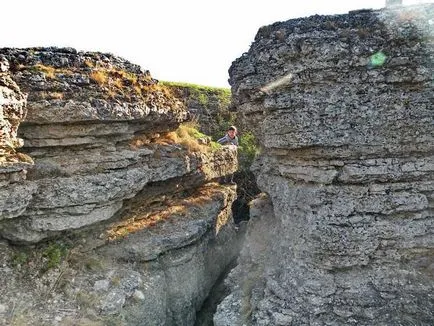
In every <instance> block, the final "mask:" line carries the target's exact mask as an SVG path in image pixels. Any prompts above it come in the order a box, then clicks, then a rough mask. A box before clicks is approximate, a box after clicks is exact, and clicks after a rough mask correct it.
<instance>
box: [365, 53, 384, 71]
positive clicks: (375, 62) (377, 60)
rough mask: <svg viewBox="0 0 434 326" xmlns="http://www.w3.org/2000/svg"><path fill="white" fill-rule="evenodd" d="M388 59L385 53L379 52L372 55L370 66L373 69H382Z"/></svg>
mask: <svg viewBox="0 0 434 326" xmlns="http://www.w3.org/2000/svg"><path fill="white" fill-rule="evenodd" d="M386 59H387V56H386V55H385V54H384V53H383V52H381V51H379V52H377V53H374V54H373V55H371V57H370V58H369V64H370V65H371V66H372V67H380V66H382V65H383V64H384V62H386Z"/></svg>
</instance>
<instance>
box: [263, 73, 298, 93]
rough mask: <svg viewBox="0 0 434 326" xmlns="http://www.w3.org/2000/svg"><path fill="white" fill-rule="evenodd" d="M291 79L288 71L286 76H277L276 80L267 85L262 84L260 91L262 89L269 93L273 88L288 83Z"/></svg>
mask: <svg viewBox="0 0 434 326" xmlns="http://www.w3.org/2000/svg"><path fill="white" fill-rule="evenodd" d="M291 79H292V74H291V73H289V74H287V75H286V76H283V77H282V78H279V79H278V80H275V81H273V82H270V83H268V84H267V85H265V86H263V87H262V88H261V91H263V92H264V93H267V94H268V93H270V92H271V91H272V90H273V89H275V88H277V87H280V86H285V85H289V83H290V81H291Z"/></svg>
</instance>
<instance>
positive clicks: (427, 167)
mask: <svg viewBox="0 0 434 326" xmlns="http://www.w3.org/2000/svg"><path fill="white" fill-rule="evenodd" d="M433 18H434V6H433V5H425V6H415V7H408V8H395V9H390V10H380V11H366V10H364V11H356V12H350V13H349V14H347V15H339V16H312V17H309V18H303V19H295V20H290V21H287V22H281V23H275V24H273V25H271V26H266V27H263V28H261V29H260V30H259V32H258V34H257V36H256V39H255V42H254V43H253V44H252V46H251V48H250V50H249V52H248V53H246V54H244V55H243V56H242V57H240V58H239V59H237V60H236V61H235V62H234V63H233V65H232V67H231V69H230V75H231V85H232V91H233V94H234V100H235V102H236V104H237V109H238V111H239V114H242V115H244V118H243V120H244V121H246V123H248V124H250V125H255V126H256V130H257V133H258V136H259V137H258V139H260V140H261V143H262V154H261V155H260V157H259V158H258V159H257V161H256V163H255V165H256V166H255V173H256V175H257V180H258V184H259V186H260V188H261V189H262V190H263V191H264V192H266V193H267V194H268V196H269V199H268V200H267V199H265V198H263V199H261V201H259V202H256V203H254V204H253V207H252V210H253V211H255V209H256V211H258V210H259V212H257V213H253V215H256V216H257V218H254V217H252V223H251V225H250V226H249V227H250V228H251V229H250V231H249V233H250V238H248V240H247V244H246V247H245V248H244V249H243V252H242V257H241V258H240V263H241V265H240V266H239V267H237V269H236V270H235V271H234V272H233V273H232V274H233V277H232V280H233V281H234V284H235V285H234V290H233V292H232V294H231V295H230V296H229V297H227V299H226V300H225V301H224V302H223V303H222V304H221V305H220V306H219V310H218V312H217V314H216V315H215V318H214V320H215V324H216V325H218V326H221V325H243V324H246V325H351V324H357V325H398V324H399V325H415V324H417V325H431V324H433V322H434V315H433V311H434V298H433V296H432V293H433V290H434V278H433V276H434V260H433V257H434V256H433V253H434V235H433V230H434V224H433V221H434V216H433V204H434V201H433V196H434V195H433V194H434V164H433V152H434V137H433V135H434V126H433V121H434V114H433V103H434V101H433V94H434V92H433V54H434V48H433V36H434V35H433V27H432V21H433ZM261 212H262V213H261ZM258 228H261V230H262V231H260V232H259V231H258ZM258 234H262V235H267V234H269V237H270V238H266V237H265V236H264V237H261V236H259V235H258ZM258 239H259V240H258Z"/></svg>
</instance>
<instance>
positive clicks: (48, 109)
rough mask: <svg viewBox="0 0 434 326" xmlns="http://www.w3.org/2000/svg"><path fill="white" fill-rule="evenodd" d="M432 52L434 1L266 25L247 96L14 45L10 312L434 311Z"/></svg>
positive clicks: (4, 185)
mask: <svg viewBox="0 0 434 326" xmlns="http://www.w3.org/2000/svg"><path fill="white" fill-rule="evenodd" d="M258 27H259V26H258ZM433 59H434V4H425V5H415V6H408V7H401V6H393V7H391V8H386V9H381V10H368V9H366V10H365V9H364V10H358V11H352V12H349V13H348V14H344V15H333V16H319V15H315V16H311V17H306V18H299V19H293V20H289V21H285V22H276V23H274V24H272V25H269V26H263V27H261V28H259V30H258V32H257V35H256V37H255V39H254V42H253V43H252V45H251V47H250V49H249V50H248V52H246V53H244V54H243V55H242V56H241V57H239V58H238V59H236V60H235V61H234V62H233V63H232V66H231V67H230V68H229V75H230V80H229V82H230V84H231V94H229V91H225V90H215V89H210V88H206V87H202V88H200V89H198V88H197V87H196V88H195V87H192V86H191V85H190V86H188V85H180V84H176V83H170V82H160V81H157V80H156V79H154V78H153V77H152V75H151V73H150V72H149V71H148V70H145V69H143V68H142V67H140V66H138V65H136V64H133V63H131V62H129V61H127V60H125V59H123V58H120V57H118V56H116V55H112V54H105V53H99V52H79V51H76V50H75V49H72V48H56V47H51V48H47V47H41V48H26V49H16V48H0V136H1V137H0V324H1V325H17V326H18V325H37V326H39V325H41V326H42V325H44V326H45V325H66V326H72V325H82V326H104V325H110V326H111V325H113V326H120V325H144V326H152V325H155V326H157V325H158V326H175V325H176V326H193V325H197V326H201V325H200V323H202V322H203V323H204V325H202V326H205V324H206V325H210V324H211V322H210V319H211V317H210V316H209V315H208V316H202V315H201V313H202V312H204V313H208V314H209V313H214V312H213V309H212V308H213V307H214V305H215V304H218V306H217V310H216V311H215V313H214V317H213V324H214V325H215V326H244V325H246V326H259V325H261V326H268V325H273V326H274V325H280V326H291V325H292V326H298V325H318V326H320V325H332V326H334V325H336V326H337V325H360V326H361V325H363V326H372V325H384V326H386V325H402V326H410V325H418V326H419V325H421V326H429V325H433V324H434V313H433V311H434V295H433V293H434V216H433V207H434V160H433V154H434V123H433V122H434V113H433V103H434V92H433V85H434V78H433V76H434V71H433V67H434V64H433V63H434V61H433ZM150 68H152V67H150ZM229 96H231V98H230V100H229ZM229 102H230V103H229ZM229 107H230V110H228V108H229ZM233 123H234V124H236V125H237V127H238V128H239V130H240V140H241V146H240V147H239V148H238V150H237V149H236V148H235V147H233V146H220V145H219V144H217V143H215V142H214V141H213V140H216V135H219V134H221V133H222V132H224V130H222V128H223V127H224V126H226V125H228V124H233ZM198 126H199V127H198ZM198 129H199V130H198ZM248 135H249V137H250V135H254V137H255V139H256V140H257V142H258V148H259V154H258V155H256V156H255V158H254V161H253V165H252V166H251V172H249V173H253V175H254V177H255V180H256V183H257V184H256V183H255V181H253V182H252V181H251V180H250V178H251V175H249V174H248V173H247V172H246V167H244V166H241V165H242V164H244V163H243V162H245V157H244V156H243V155H245V152H244V151H245V150H246V147H247V146H246V145H245V144H243V143H242V141H243V140H245V139H247V138H248ZM243 137H244V139H243ZM243 146H244V147H243ZM252 153H253V154H254V153H256V148H254V149H253V150H252V151H251V152H250V153H249V159H248V161H249V164H248V165H250V162H251V159H253V156H254V155H252ZM237 171H238V173H240V171H243V173H245V174H243V176H242V177H240V178H246V180H247V179H248V180H249V181H248V182H247V181H246V180H243V182H244V183H242V184H241V183H238V185H232V184H226V183H222V182H219V181H221V179H222V177H224V176H227V175H231V174H232V173H236V172H237ZM256 187H259V190H260V191H261V193H260V194H259V195H257V196H256V197H255V199H254V200H252V201H251V202H250V203H249V205H246V202H245V200H246V198H248V196H246V197H243V194H241V193H240V190H246V189H247V192H249V191H251V193H250V194H255V195H256V194H257V193H258V189H257V188H256ZM237 197H238V202H239V201H240V198H241V199H243V201H242V202H241V204H237ZM240 205H242V208H243V210H244V212H243V214H244V216H243V217H242V219H247V218H249V221H248V223H241V227H240V225H237V224H235V221H236V222H239V219H240V217H238V216H237V215H238V214H239V211H237V210H238V209H240ZM234 207H235V208H237V207H238V208H237V209H236V210H234V211H233V210H232V209H233V208H234ZM247 212H249V216H248V217H247V216H246V215H247V214H248V213H247ZM234 219H235V221H234ZM234 266H235V267H234ZM229 269H230V273H229V274H228V276H227V277H226V278H225V280H224V286H225V290H224V291H223V290H221V289H217V290H216V286H218V285H219V283H220V282H222V277H223V276H225V275H226V273H227V272H228V270H229ZM216 283H217V284H216ZM220 285H222V284H220ZM214 292H220V293H217V294H216V297H213V296H214V294H213V293H214ZM222 293H225V297H224V298H223V299H222V301H221V300H220V299H221V298H219V297H218V296H219V295H221V294H222ZM210 294H211V297H210ZM217 301H220V302H217ZM204 304H205V306H203V305H204ZM207 305H208V306H207ZM201 309H202V311H201ZM198 311H200V313H199V315H197V313H198Z"/></svg>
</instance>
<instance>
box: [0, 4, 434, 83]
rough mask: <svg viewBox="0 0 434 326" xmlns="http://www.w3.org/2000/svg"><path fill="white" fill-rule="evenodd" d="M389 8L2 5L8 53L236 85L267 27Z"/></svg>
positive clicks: (0, 42)
mask: <svg viewBox="0 0 434 326" xmlns="http://www.w3.org/2000/svg"><path fill="white" fill-rule="evenodd" d="M433 1H434V0H423V1H420V0H403V3H404V4H415V3H427V2H433ZM384 4H385V0H345V1H344V0H340V1H338V0H336V1H333V0H331V1H327V0H261V1H258V0H213V1H209V0H153V1H149V0H148V1H139V0H73V1H72V0H70V1H61V0H60V1H59V0H8V1H2V2H1V5H0V8H1V13H0V17H1V18H0V47H32V46H57V47H73V48H76V49H77V50H83V51H99V52H109V53H113V54H115V55H118V56H121V57H124V58H125V59H127V60H129V61H131V62H133V63H136V64H139V65H140V66H142V67H143V68H144V69H148V70H149V71H150V72H151V75H152V76H153V77H154V78H157V79H159V80H167V81H181V82H188V83H194V84H201V85H207V86H217V87H229V84H228V83H227V79H228V78H229V76H228V69H229V67H230V65H231V63H232V61H234V60H235V59H236V58H238V57H239V56H240V55H241V54H242V53H244V52H246V51H248V49H249V47H250V44H251V43H252V41H253V39H254V37H255V35H256V32H257V31H258V29H259V28H260V27H261V26H264V25H268V24H272V23H274V22H276V21H285V20H288V19H291V18H297V17H305V16H310V15H314V14H335V13H346V12H348V11H349V10H355V9H362V8H374V9H378V8H382V7H384Z"/></svg>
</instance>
